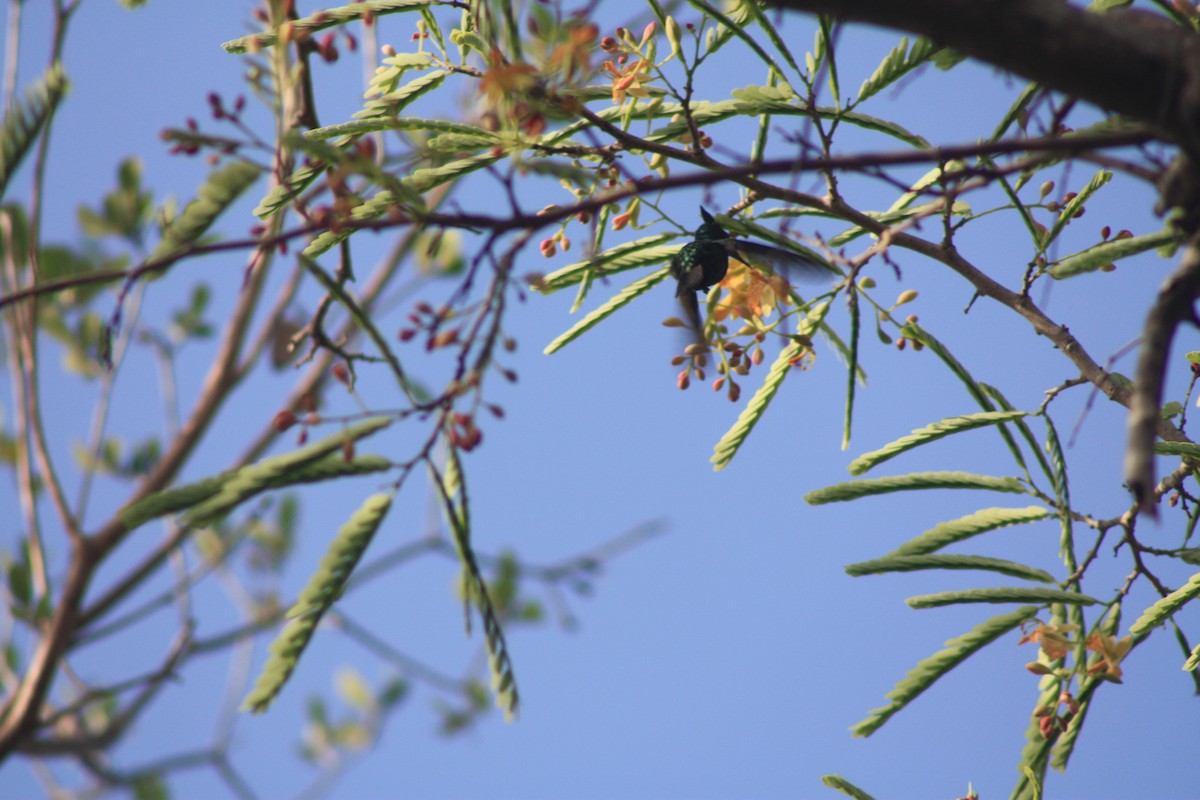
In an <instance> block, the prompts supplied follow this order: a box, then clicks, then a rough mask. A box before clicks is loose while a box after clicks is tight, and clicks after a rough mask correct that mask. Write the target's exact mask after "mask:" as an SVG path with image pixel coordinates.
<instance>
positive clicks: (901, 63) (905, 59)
mask: <svg viewBox="0 0 1200 800" xmlns="http://www.w3.org/2000/svg"><path fill="white" fill-rule="evenodd" d="M940 49H941V47H940V46H939V45H936V44H934V43H933V42H931V41H929V40H928V39H926V38H925V37H924V36H921V37H918V39H917V40H916V41H915V42H913V45H912V48H911V49H910V48H909V46H908V37H907V36H904V37H901V39H900V44H898V45H896V46H895V47H894V48H892V50H891V51H890V52H889V53H888V54H887V55H886V56H884V57H883V61H882V62H881V63H880V64H879V66H878V67H877V68H876V69H875V72H873V73H872V74H871V77H869V78H867V79H866V80H865V81H863V83H862V86H861V87H859V90H858V100H857V102H856V104H857V103H861V102H862V101H864V100H866V99H867V98H868V97H871V96H872V95H875V94H878V93H879V92H881V91H883V90H884V89H886V88H887V87H888V86H891V85H892V84H893V83H895V82H896V81H898V80H900V79H901V78H903V77H904V76H905V75H907V74H908V73H910V72H912V71H913V70H914V69H916V68H917V67H919V66H921V65H922V64H924V63H925V62H927V61H928V60H929V59H930V58H932V57H933V54H934V53H936V52H937V51H938V50H940Z"/></svg>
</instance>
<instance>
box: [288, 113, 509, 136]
mask: <svg viewBox="0 0 1200 800" xmlns="http://www.w3.org/2000/svg"><path fill="white" fill-rule="evenodd" d="M377 131H434V132H435V133H460V134H463V135H465V136H491V137H492V139H493V140H495V139H497V138H498V137H497V136H496V134H494V133H492V132H491V131H488V130H485V129H484V128H479V127H476V126H474V125H467V124H465V123H462V122H451V121H449V120H445V119H422V118H420V117H371V118H369V119H355V120H350V121H348V122H339V123H336V124H334V125H325V126H322V127H320V128H313V129H312V130H311V131H305V133H304V138H305V139H333V138H334V137H338V136H362V135H363V134H366V133H375V132H377Z"/></svg>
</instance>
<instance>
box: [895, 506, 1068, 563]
mask: <svg viewBox="0 0 1200 800" xmlns="http://www.w3.org/2000/svg"><path fill="white" fill-rule="evenodd" d="M1050 516H1052V512H1051V511H1049V510H1047V509H1045V508H1042V507H1041V506H1027V507H1026V508H985V509H981V510H979V511H976V512H974V513H971V514H967V515H966V516H964V517H959V518H958V519H955V520H951V521H949V522H941V523H938V524H937V525H934V526H933V527H932V528H930V529H929V530H927V531H925V532H924V533H922V534H921V535H920V536H917V537H916V538H915V539H912V540H910V541H908V542H905V543H904V544H902V545H900V546H899V547H897V548H896V549H895V550H893V551H892V552H891V553H889V554H888V555H889V556H918V555H927V554H929V553H933V552H936V551H938V550H941V549H942V548H943V547H949V546H950V545H952V544H955V543H957V542H961V541H963V540H965V539H970V538H971V537H972V536H978V535H979V534H981V533H987V532H988V531H994V530H996V529H997V528H1006V527H1008V526H1009V525H1022V524H1024V523H1027V522H1037V521H1039V520H1043V519H1046V518H1048V517H1050Z"/></svg>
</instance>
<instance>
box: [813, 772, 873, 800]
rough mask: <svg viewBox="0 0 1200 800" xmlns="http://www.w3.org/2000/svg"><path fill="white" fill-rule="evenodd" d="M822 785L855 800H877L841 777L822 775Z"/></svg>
mask: <svg viewBox="0 0 1200 800" xmlns="http://www.w3.org/2000/svg"><path fill="white" fill-rule="evenodd" d="M821 783H823V784H825V785H826V786H828V787H829V788H830V789H837V790H838V791H839V792H841V793H842V794H844V795H846V796H848V797H852V798H854V800H875V798H874V797H872V796H871V795H869V794H867V793H866V792H864V791H863V790H862V789H860V788H858V787H857V786H855V785H854V784H853V783H851V782H850V781H848V780H846V779H845V778H843V777H842V776H841V775H822V776H821Z"/></svg>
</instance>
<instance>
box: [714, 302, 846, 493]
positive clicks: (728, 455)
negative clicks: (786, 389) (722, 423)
mask: <svg viewBox="0 0 1200 800" xmlns="http://www.w3.org/2000/svg"><path fill="white" fill-rule="evenodd" d="M828 312H829V303H828V302H824V303H821V304H820V305H818V306H816V307H815V308H813V309H812V310H811V311H810V312H809V313H808V314H807V315H806V316H805V317H804V322H803V323H801V325H800V331H799V333H800V335H802V336H808V337H811V336H812V334H813V333H814V332H815V331H816V329H817V327H818V326H820V324H821V322H822V320H824V319H825V315H826V314H827V313H828ZM803 350H804V346H803V345H800V344H799V343H797V342H795V341H792V342H789V343H788V345H787V346H786V347H784V348H783V350H782V351H780V353H779V355H778V356H777V357H776V358H775V361H774V363H772V364H771V369H770V371H768V372H767V377H766V378H764V379H763V382H762V385H761V386H759V387H758V391H756V392H755V393H754V396H753V397H751V398H750V401H749V402H748V403H746V407H745V408H743V409H742V413H741V414H739V415H738V418H737V420H736V421H735V422H734V423H733V427H731V428H730V429H729V430H728V431H726V432H725V435H724V436H722V437H721V439H720V440H719V441H718V442H717V444H716V445H715V446H714V447H713V454H712V457H711V458H710V459H709V461H711V462H712V465H713V471H714V472H720V471H721V470H723V469H725V467H727V466H729V462H730V461H732V460H733V457H734V456H735V455H737V451H738V448H740V447H741V446H742V443H743V442H745V441H746V437H748V436H749V435H750V431H752V430H754V426H755V425H756V424H758V420H759V419H760V418H761V417H762V415H763V414H764V413H766V410H767V406H768V405H770V403H771V400H772V399H773V398H774V397H775V393H776V392H778V391H779V387H780V386H781V385H783V379H784V378H786V377H787V376H788V373H789V372H791V370H792V359H794V358H796V357H797V356H799V355H800V354H801V353H802V352H803Z"/></svg>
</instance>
